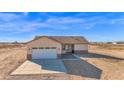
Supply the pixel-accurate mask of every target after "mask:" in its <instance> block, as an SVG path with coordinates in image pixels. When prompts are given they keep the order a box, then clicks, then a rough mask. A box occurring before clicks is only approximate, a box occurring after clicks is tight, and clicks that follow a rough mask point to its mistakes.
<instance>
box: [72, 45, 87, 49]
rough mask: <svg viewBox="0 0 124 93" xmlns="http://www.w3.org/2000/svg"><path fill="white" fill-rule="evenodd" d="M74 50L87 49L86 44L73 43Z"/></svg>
mask: <svg viewBox="0 0 124 93" xmlns="http://www.w3.org/2000/svg"><path fill="white" fill-rule="evenodd" d="M74 50H88V44H75V45H74Z"/></svg>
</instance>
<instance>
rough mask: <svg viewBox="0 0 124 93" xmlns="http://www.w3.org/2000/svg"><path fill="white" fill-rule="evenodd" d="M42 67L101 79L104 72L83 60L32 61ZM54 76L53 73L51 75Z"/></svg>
mask: <svg viewBox="0 0 124 93" xmlns="http://www.w3.org/2000/svg"><path fill="white" fill-rule="evenodd" d="M32 62H33V63H36V64H38V65H40V66H41V69H43V70H48V71H56V72H60V73H67V74H70V75H76V76H84V77H89V78H95V79H100V77H101V73H102V70H101V69H99V68H97V67H96V66H94V65H92V64H90V63H88V62H85V61H82V60H79V59H78V60H64V61H61V60H59V61H56V60H55V59H46V60H32ZM51 74H52V73H51Z"/></svg>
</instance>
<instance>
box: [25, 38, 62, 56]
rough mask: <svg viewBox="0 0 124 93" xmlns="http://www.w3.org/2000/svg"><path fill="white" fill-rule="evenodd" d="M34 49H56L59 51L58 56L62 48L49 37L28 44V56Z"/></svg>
mask: <svg viewBox="0 0 124 93" xmlns="http://www.w3.org/2000/svg"><path fill="white" fill-rule="evenodd" d="M33 47H56V49H57V54H61V52H62V51H61V49H62V46H61V44H60V43H59V42H56V41H54V40H52V39H49V38H47V37H42V38H40V39H37V40H34V41H32V42H30V43H28V44H27V48H28V54H31V49H32V48H33Z"/></svg>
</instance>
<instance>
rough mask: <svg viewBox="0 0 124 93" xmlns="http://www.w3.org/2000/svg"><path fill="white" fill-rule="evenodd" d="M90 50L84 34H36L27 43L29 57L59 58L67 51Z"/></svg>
mask: <svg viewBox="0 0 124 93" xmlns="http://www.w3.org/2000/svg"><path fill="white" fill-rule="evenodd" d="M84 52H88V41H87V40H86V39H85V38H84V37H82V36H36V37H35V38H34V39H33V40H32V41H29V42H28V43H27V54H28V59H46V58H58V57H61V55H62V54H66V53H84Z"/></svg>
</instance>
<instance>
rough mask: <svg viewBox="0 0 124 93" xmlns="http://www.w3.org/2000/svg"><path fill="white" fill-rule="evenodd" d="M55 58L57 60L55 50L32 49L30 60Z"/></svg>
mask: <svg viewBox="0 0 124 93" xmlns="http://www.w3.org/2000/svg"><path fill="white" fill-rule="evenodd" d="M56 58H57V51H56V49H55V48H54V49H53V48H49V49H45V48H43V49H39V48H35V49H32V59H56Z"/></svg>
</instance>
